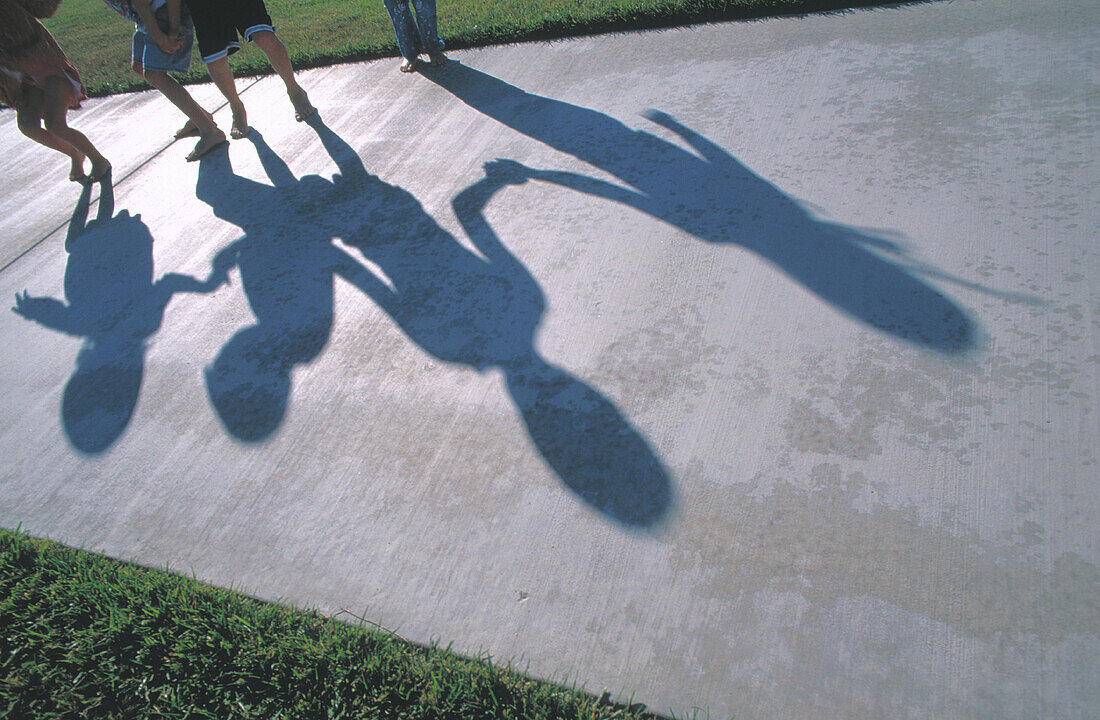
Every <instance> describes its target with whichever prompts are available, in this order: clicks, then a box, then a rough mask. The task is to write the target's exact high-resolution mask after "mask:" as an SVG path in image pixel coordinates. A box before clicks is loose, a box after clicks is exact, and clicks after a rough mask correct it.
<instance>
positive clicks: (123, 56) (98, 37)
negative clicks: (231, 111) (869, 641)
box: [46, 0, 883, 95]
mask: <svg viewBox="0 0 1100 720" xmlns="http://www.w3.org/2000/svg"><path fill="white" fill-rule="evenodd" d="M880 4H883V3H882V1H881V0H440V2H439V22H440V35H441V37H442V38H443V40H444V41H445V42H446V43H447V46H448V47H449V48H451V49H458V48H464V47H475V46H483V45H493V44H500V43H508V42H518V41H522V40H538V39H550V38H557V37H564V36H569V35H581V34H591V33H598V32H607V31H611V30H623V29H638V28H647V27H664V26H671V25H678V24H685V23H692V22H705V21H713V20H730V19H738V18H751V17H761V16H764V15H775V14H786V13H802V12H813V11H818V10H837V9H842V8H849V7H858V6H866V5H880ZM267 7H268V10H269V11H270V13H271V16H272V18H273V19H274V21H275V25H276V29H277V31H278V33H279V36H280V37H281V38H282V40H283V42H284V43H285V44H286V46H287V49H288V50H289V51H290V56H291V60H292V61H293V62H294V64H295V67H298V68H304V67H316V66H319V65H325V64H331V63H333V62H338V61H343V60H359V59H372V58H379V57H386V56H396V54H397V43H396V41H395V40H394V37H393V28H392V27H391V26H390V22H389V18H388V17H387V16H386V12H385V10H384V9H383V7H382V0H267ZM46 25H47V27H49V28H50V31H51V32H52V33H53V34H54V36H55V37H56V38H57V40H58V42H59V43H60V44H61V47H62V48H63V49H64V50H65V52H66V53H67V54H68V56H69V58H70V59H71V60H72V61H73V64H74V65H76V67H77V69H79V70H80V72H81V74H82V75H83V78H84V81H85V85H86V87H87V89H88V93H89V94H90V95H107V94H112V93H116V92H124V91H129V90H135V89H144V88H146V87H148V86H146V85H145V84H144V81H142V80H141V79H140V78H138V77H137V76H135V75H134V74H133V73H131V72H130V70H129V67H130V35H131V33H132V32H133V25H132V24H130V23H128V22H127V21H125V20H123V19H122V18H121V17H119V16H118V15H116V14H115V13H114V12H113V11H111V9H110V8H108V7H107V5H105V4H104V3H103V2H101V0H65V2H63V3H62V4H61V7H60V9H59V10H58V11H57V14H56V15H55V16H54V17H53V18H51V19H50V20H48V21H46ZM195 52H196V55H195V56H194V57H193V62H192V66H191V71H190V72H189V73H188V74H187V75H186V77H185V78H184V81H185V82H195V81H206V79H207V76H206V70H205V67H204V66H203V65H202V63H201V62H200V61H199V59H198V56H197V49H196V51H195ZM231 63H232V65H233V68H234V72H235V73H236V74H238V75H239V76H240V75H256V74H266V73H268V72H270V67H269V66H268V64H267V60H266V59H265V58H264V56H263V54H262V53H260V52H259V51H258V50H256V49H255V48H253V47H251V46H248V47H246V48H245V49H244V50H243V51H242V52H240V53H238V54H237V55H236V56H234V58H233V59H232V60H231Z"/></svg>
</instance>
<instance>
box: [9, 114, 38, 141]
mask: <svg viewBox="0 0 1100 720" xmlns="http://www.w3.org/2000/svg"><path fill="white" fill-rule="evenodd" d="M15 124H16V125H17V126H18V127H19V132H21V133H23V134H24V135H26V136H27V137H34V136H35V135H37V134H39V133H41V132H42V118H40V117H38V116H36V115H30V114H26V115H23V114H20V115H19V117H18V118H17V119H16V121H15Z"/></svg>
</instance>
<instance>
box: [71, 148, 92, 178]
mask: <svg viewBox="0 0 1100 720" xmlns="http://www.w3.org/2000/svg"><path fill="white" fill-rule="evenodd" d="M71 160H72V165H71V166H70V167H69V179H70V180H72V181H73V182H84V181H85V180H87V179H88V176H87V175H85V174H84V156H83V155H78V156H77V157H73V158H71Z"/></svg>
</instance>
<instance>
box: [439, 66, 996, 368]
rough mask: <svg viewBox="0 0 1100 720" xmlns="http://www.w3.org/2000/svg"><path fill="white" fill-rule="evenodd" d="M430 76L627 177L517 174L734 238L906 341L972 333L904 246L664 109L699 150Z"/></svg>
mask: <svg viewBox="0 0 1100 720" xmlns="http://www.w3.org/2000/svg"><path fill="white" fill-rule="evenodd" d="M423 74H424V76H425V77H427V78H429V79H430V80H432V81H433V82H435V83H436V84H438V85H439V86H440V87H442V88H444V89H446V90H447V91H449V92H450V93H452V94H453V95H454V96H455V97H456V98H458V99H459V100H461V101H462V102H464V103H466V104H467V105H469V106H470V107H472V108H474V109H475V110H477V111H479V112H481V113H483V114H484V115H487V116H488V117H491V118H493V119H494V120H496V121H498V122H500V123H502V124H503V125H506V126H508V127H510V128H512V129H513V130H515V131H516V132H519V133H522V134H524V135H527V136H528V137H530V138H533V139H535V140H538V141H539V142H541V143H544V144H546V145H548V146H550V147H552V148H554V149H555V150H558V151H560V152H563V153H566V154H568V155H571V156H573V157H575V158H577V159H579V160H582V161H584V162H586V163H588V164H589V165H592V166H594V167H597V168H599V169H601V170H603V171H605V172H607V173H610V174H611V175H613V176H614V177H616V178H618V179H619V180H621V181H622V182H623V183H625V186H623V185H618V184H614V183H609V182H604V181H602V180H599V179H596V178H592V177H588V176H585V175H581V174H577V173H568V172H546V171H536V170H531V169H529V168H526V167H524V166H522V165H519V164H518V163H512V164H504V165H510V174H511V175H512V176H513V179H514V181H516V182H519V181H522V179H524V178H534V179H539V180H544V181H548V182H553V183H557V184H560V185H563V186H566V187H570V188H573V189H575V190H578V191H580V192H584V193H588V194H591V195H595V196H598V197H603V198H607V199H609V200H614V201H616V202H620V203H622V204H624V205H628V206H630V207H633V208H636V209H638V210H640V211H642V212H644V213H647V214H649V215H652V216H653V217H655V218H658V219H660V220H663V221H665V222H668V223H670V224H672V225H674V226H676V227H678V228H680V229H682V230H684V231H685V232H688V233H690V234H691V235H693V236H694V237H696V238H699V239H700V240H704V241H706V242H713V243H729V244H735V245H739V246H741V247H743V248H745V249H746V250H751V251H752V252H754V253H756V254H757V255H759V256H760V257H762V258H764V259H765V260H767V261H769V262H770V263H772V264H773V265H774V266H775V267H777V268H779V269H780V270H781V271H783V272H784V273H785V274H786V275H787V276H789V277H790V278H791V279H793V280H795V281H796V282H798V283H800V284H801V285H802V286H803V287H805V288H806V289H807V290H809V291H811V292H813V293H814V294H815V295H817V296H818V297H819V298H821V299H822V300H824V301H825V302H827V303H829V304H830V305H832V306H833V307H835V308H837V309H839V310H841V311H843V312H844V313H846V314H847V315H849V316H850V317H853V318H855V319H857V320H859V321H860V322H862V323H865V324H866V325H869V326H871V327H873V328H875V329H877V330H879V331H882V332H884V333H888V334H890V335H892V336H894V337H897V338H900V339H902V340H904V341H906V342H909V343H912V344H915V345H918V346H921V347H924V348H928V349H931V350H934V351H937V352H941V353H946V354H953V353H960V352H964V351H966V350H968V349H969V348H971V347H972V346H973V344H974V342H975V328H974V324H973V322H972V321H971V319H970V318H969V317H968V315H967V313H966V312H965V311H964V310H963V309H962V308H960V307H959V306H958V305H956V304H955V303H954V302H953V301H951V300H950V299H948V298H947V297H945V296H944V295H942V294H941V293H940V292H938V291H937V290H936V289H934V288H932V287H931V286H929V285H927V284H926V283H924V282H922V281H921V280H920V279H918V278H917V277H916V276H915V275H914V272H916V271H914V270H911V269H909V268H906V267H904V266H902V265H901V264H899V263H896V262H892V261H891V260H889V259H887V258H886V257H884V255H888V254H894V255H900V254H901V253H902V250H901V248H900V247H898V245H897V244H895V243H893V242H891V241H890V240H888V239H885V238H882V237H877V236H875V235H874V234H871V233H867V232H864V231H861V230H858V229H855V228H851V227H846V226H844V225H840V224H836V223H829V222H824V221H821V220H819V219H817V218H815V217H813V216H812V215H811V214H810V213H809V212H807V210H806V209H805V208H804V207H802V205H800V204H799V203H798V202H797V201H795V200H794V199H792V198H790V197H789V196H787V195H786V194H785V193H783V192H782V191H781V190H779V189H778V188H777V187H775V186H774V185H772V184H770V183H769V182H767V181H766V180H764V179H763V178H761V177H759V176H758V175H756V174H755V173H753V172H752V171H751V170H749V169H748V168H747V167H745V166H744V165H742V164H741V163H739V162H738V161H737V160H736V159H735V158H734V157H733V156H731V155H730V154H729V153H728V152H726V151H725V150H724V149H723V148H721V147H719V146H718V145H716V144H714V143H713V142H711V141H709V140H707V139H706V138H705V137H703V136H701V135H699V134H698V133H696V132H694V131H692V130H691V129H689V128H687V127H685V126H683V125H682V124H680V123H679V122H677V121H676V120H675V119H674V118H672V117H671V116H669V115H667V114H665V113H661V112H657V111H649V112H648V113H647V114H646V117H647V118H648V119H649V120H651V121H652V122H654V123H655V124H657V125H660V126H662V127H664V128H666V129H667V130H669V131H671V132H673V133H675V134H676V135H678V136H679V137H680V138H681V139H682V140H683V141H684V142H685V143H686V144H687V145H688V146H689V147H690V148H691V149H692V150H694V152H691V151H689V150H687V149H684V148H682V147H680V146H679V145H677V144H675V143H672V142H669V141H667V140H664V139H662V138H660V137H658V136H656V135H654V134H652V133H649V132H644V131H636V130H633V129H631V128H629V127H627V126H626V125H624V124H623V123H621V122H619V121H618V120H616V119H614V118H612V117H609V116H607V115H605V114H603V113H600V112H597V111H595V110H592V109H589V108H584V107H579V106H577V105H571V104H569V103H566V102H562V101H560V100H554V99H552V98H546V97H541V96H539V95H534V94H531V93H528V92H526V91H524V90H522V89H520V88H517V87H515V86H513V85H509V84H508V83H506V82H504V81H502V80H499V79H497V78H495V77H493V76H491V75H487V74H485V73H482V72H479V71H478V70H475V69H473V68H471V67H467V66H465V65H462V64H461V63H457V62H451V63H448V64H447V65H445V66H444V67H442V68H440V69H426V70H424V71H423ZM503 169H504V168H503V167H502V168H501V171H503Z"/></svg>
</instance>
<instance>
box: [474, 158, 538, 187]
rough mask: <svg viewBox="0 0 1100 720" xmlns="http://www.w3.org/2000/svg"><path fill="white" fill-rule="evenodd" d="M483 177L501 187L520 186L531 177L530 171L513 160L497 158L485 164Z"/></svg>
mask: <svg viewBox="0 0 1100 720" xmlns="http://www.w3.org/2000/svg"><path fill="white" fill-rule="evenodd" d="M484 167H485V177H486V178H487V179H489V180H494V181H496V182H498V183H500V184H502V185H522V184H523V183H525V182H527V180H528V179H530V177H531V170H530V168H528V167H527V166H526V165H523V164H521V163H518V162H516V161H515V160H506V159H503V158H497V159H496V160H492V161H490V162H487V163H485V165H484Z"/></svg>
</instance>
